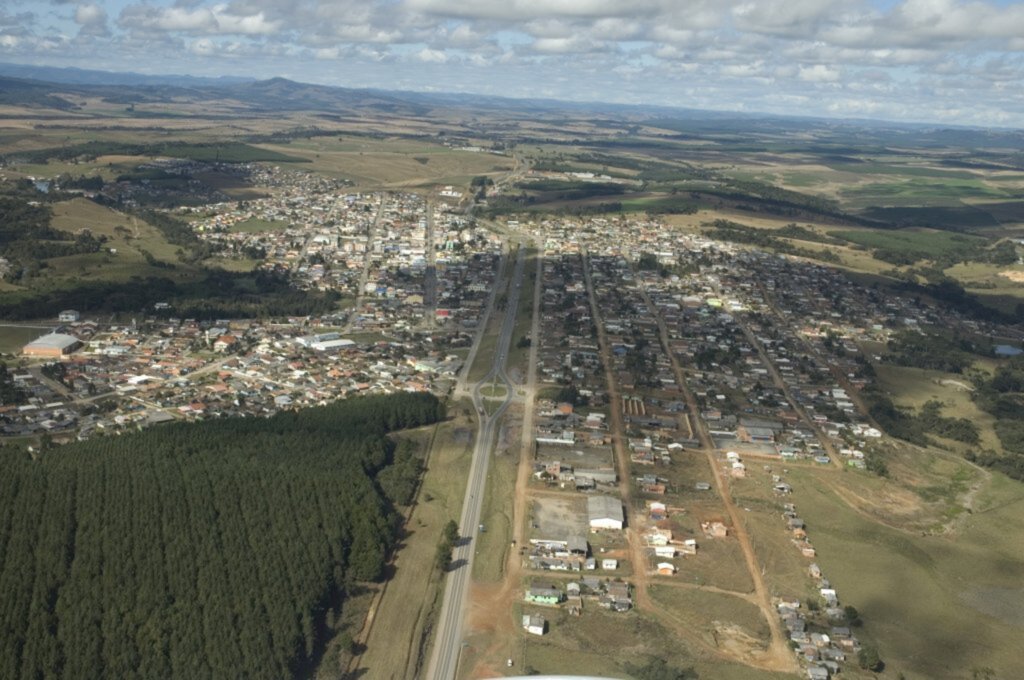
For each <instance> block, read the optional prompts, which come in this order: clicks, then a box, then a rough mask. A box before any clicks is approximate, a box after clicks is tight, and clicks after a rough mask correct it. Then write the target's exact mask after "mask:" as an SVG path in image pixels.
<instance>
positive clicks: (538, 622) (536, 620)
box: [523, 614, 547, 635]
mask: <svg viewBox="0 0 1024 680" xmlns="http://www.w3.org/2000/svg"><path fill="white" fill-rule="evenodd" d="M523 630H525V631H526V632H527V633H531V634H533V635H543V634H544V633H546V632H547V621H545V620H544V617H543V616H536V615H532V616H531V615H530V614H523Z"/></svg>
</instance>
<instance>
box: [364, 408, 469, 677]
mask: <svg viewBox="0 0 1024 680" xmlns="http://www.w3.org/2000/svg"><path fill="white" fill-rule="evenodd" d="M450 410H451V412H452V413H456V412H460V411H461V409H460V408H457V407H456V406H453V407H452V408H451V409H450ZM470 428H471V423H470V421H469V419H467V418H466V417H464V416H455V417H454V418H452V419H451V420H449V421H448V422H445V423H442V424H440V425H438V426H437V434H436V437H435V438H434V446H433V449H432V450H431V453H430V458H429V460H428V463H427V471H426V473H425V474H424V477H423V483H422V487H421V489H420V493H419V496H418V499H417V504H416V506H415V508H414V509H413V510H412V513H411V515H410V518H409V521H408V523H407V524H406V531H405V534H404V536H403V537H402V544H401V548H400V550H399V552H398V556H397V559H396V560H395V562H394V564H393V571H392V576H391V579H390V580H389V581H388V583H387V590H386V591H385V594H384V596H383V598H382V599H381V602H380V606H379V607H378V609H377V611H376V612H375V615H374V620H373V627H372V629H371V630H370V634H369V637H368V639H367V640H366V644H367V649H366V651H365V653H364V654H363V655H362V657H361V659H360V661H359V669H360V671H361V672H364V673H366V674H367V676H368V677H373V678H410V677H414V676H415V675H416V670H417V661H418V659H419V657H420V655H421V654H423V653H425V652H426V650H427V649H428V647H427V642H428V638H429V635H430V633H431V626H432V625H433V621H434V619H435V618H436V616H437V615H438V614H439V613H440V609H439V607H440V597H441V594H442V592H443V587H444V580H443V578H442V574H441V573H440V572H439V571H438V570H437V569H435V568H431V567H430V565H433V564H434V559H435V552H436V549H437V544H438V542H439V541H440V538H441V530H442V528H443V527H444V525H445V524H446V523H447V522H448V520H456V521H458V516H459V512H460V510H461V509H462V500H463V497H464V495H465V489H466V475H467V473H468V470H469V458H470V456H471V455H472V448H473V441H472V436H471V430H470ZM431 429H433V428H431ZM429 434H430V433H429V432H425V435H428V436H422V437H421V441H423V442H424V444H425V445H426V444H428V443H429ZM424 663H426V661H425V660H424Z"/></svg>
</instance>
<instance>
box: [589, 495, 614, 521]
mask: <svg viewBox="0 0 1024 680" xmlns="http://www.w3.org/2000/svg"><path fill="white" fill-rule="evenodd" d="M587 515H588V516H589V519H590V528H591V529H621V528H622V522H623V516H622V501H620V500H619V499H618V498H613V497H611V496H590V497H589V498H587Z"/></svg>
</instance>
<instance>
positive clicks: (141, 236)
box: [53, 198, 179, 262]
mask: <svg viewBox="0 0 1024 680" xmlns="http://www.w3.org/2000/svg"><path fill="white" fill-rule="evenodd" d="M53 226H54V227H55V228H56V229H61V230H64V231H69V232H71V233H75V232H78V231H80V230H82V229H88V230H89V231H91V232H92V233H93V235H95V236H106V237H107V238H108V239H109V240H108V242H107V244H106V245H107V247H109V248H115V249H116V250H117V253H116V255H117V256H120V257H115V258H114V259H118V260H124V261H125V262H140V261H142V254H141V252H142V251H143V250H145V251H147V252H149V253H151V254H152V255H153V257H155V258H156V259H158V260H163V261H166V262H177V261H178V257H177V251H178V249H179V247H178V246H176V245H173V244H171V243H168V242H167V239H166V238H165V237H164V235H163V234H162V233H161V232H160V230H159V229H157V228H156V227H154V226H152V225H151V224H148V223H146V222H144V221H142V220H140V219H138V218H136V217H133V216H130V215H125V214H124V213H120V212H117V211H116V210H111V209H110V208H107V207H104V206H102V205H99V204H97V203H94V202H92V201H90V200H88V199H85V198H74V199H71V200H70V201H63V202H61V203H56V204H54V206H53Z"/></svg>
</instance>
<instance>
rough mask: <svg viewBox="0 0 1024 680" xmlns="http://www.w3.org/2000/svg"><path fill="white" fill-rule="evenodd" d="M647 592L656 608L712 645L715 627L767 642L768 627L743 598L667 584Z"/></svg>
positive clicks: (756, 610)
mask: <svg viewBox="0 0 1024 680" xmlns="http://www.w3.org/2000/svg"><path fill="white" fill-rule="evenodd" d="M648 592H649V593H650V595H651V598H652V599H653V600H654V601H655V602H656V603H657V604H659V605H661V606H662V607H664V609H665V610H666V611H671V612H672V614H673V615H674V616H675V617H676V618H677V619H679V620H680V621H682V622H683V623H684V624H685V625H686V626H687V627H688V628H692V629H693V630H694V631H697V632H699V633H700V634H701V635H702V636H704V637H705V638H706V639H707V640H708V642H709V643H710V644H712V645H713V644H715V641H714V631H715V627H716V625H717V624H732V625H736V626H739V627H740V628H742V629H743V630H744V632H746V633H747V634H748V635H750V636H751V637H753V638H755V639H758V640H764V641H767V639H768V636H769V630H768V623H767V622H766V621H765V619H764V616H762V614H761V610H760V608H758V606H757V605H755V604H753V603H751V602H748V601H746V600H744V599H742V598H739V597H733V596H732V595H723V594H721V593H715V592H710V591H706V590H700V589H698V588H686V587H678V586H673V585H669V584H663V585H662V584H659V585H652V586H651V587H650V588H649V590H648Z"/></svg>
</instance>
